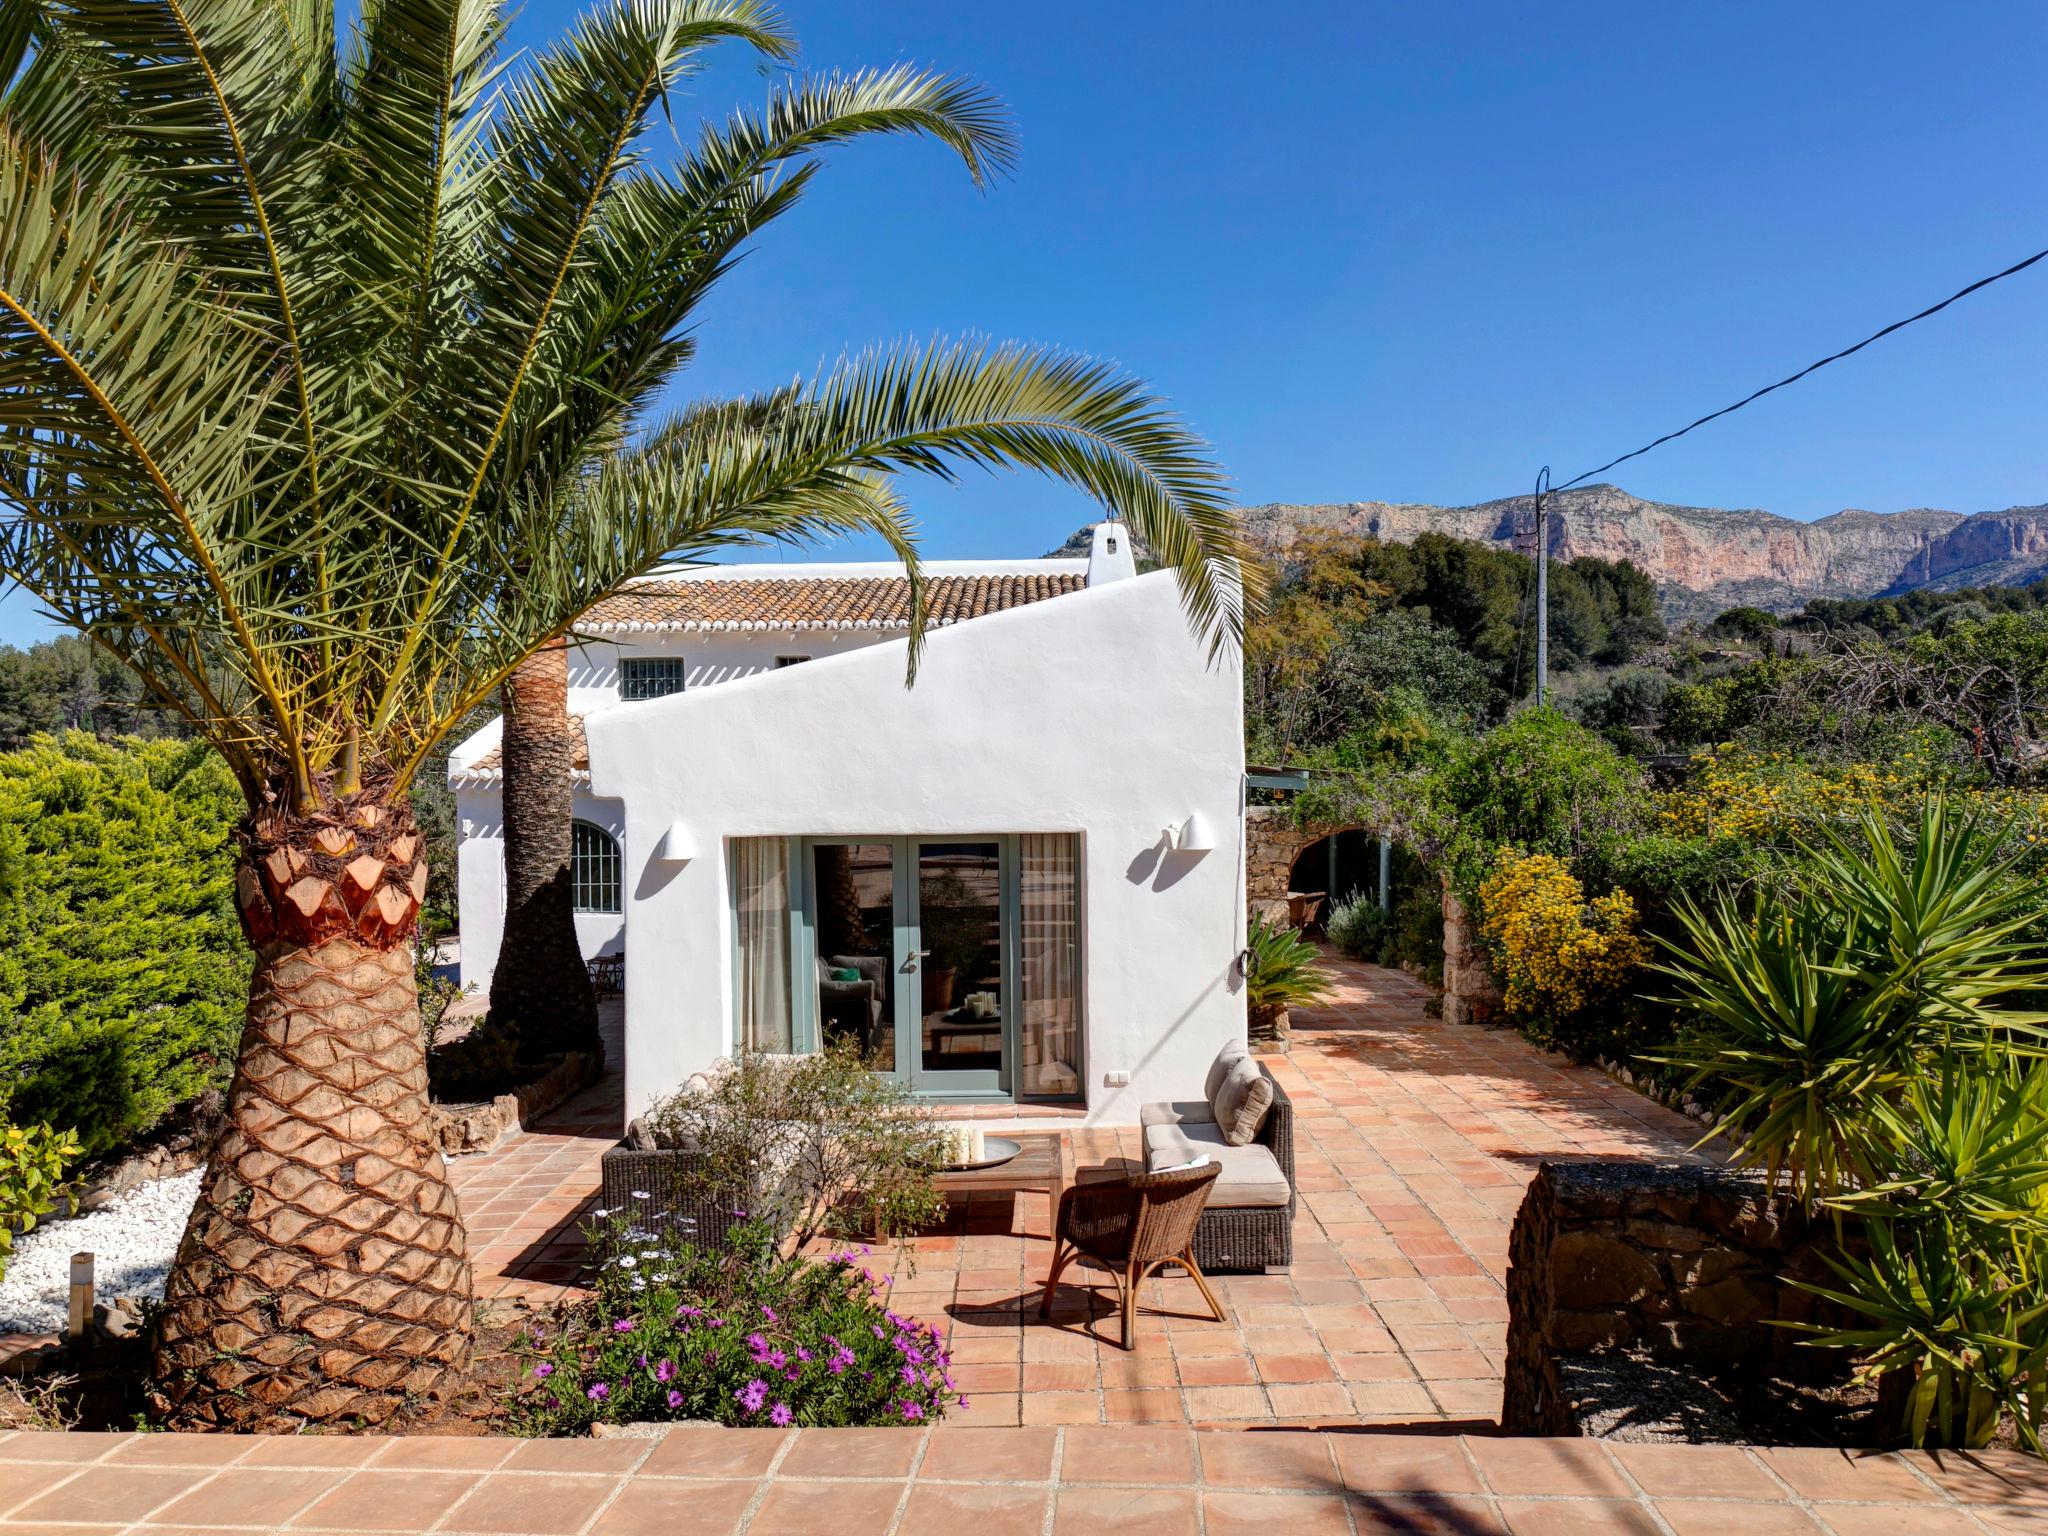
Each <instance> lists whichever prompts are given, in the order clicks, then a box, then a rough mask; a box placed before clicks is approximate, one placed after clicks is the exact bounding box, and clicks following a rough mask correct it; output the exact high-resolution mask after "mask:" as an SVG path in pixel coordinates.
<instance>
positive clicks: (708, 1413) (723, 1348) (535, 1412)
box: [512, 1221, 967, 1435]
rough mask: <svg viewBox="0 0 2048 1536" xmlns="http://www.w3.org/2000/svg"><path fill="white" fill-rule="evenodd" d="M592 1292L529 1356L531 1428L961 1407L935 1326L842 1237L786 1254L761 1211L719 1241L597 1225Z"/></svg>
mask: <svg viewBox="0 0 2048 1536" xmlns="http://www.w3.org/2000/svg"><path fill="white" fill-rule="evenodd" d="M591 1235H592V1238H593V1246H594V1247H595V1248H596V1251H597V1257H598V1270H597V1297H596V1300H595V1301H594V1303H592V1305H591V1307H590V1309H589V1310H588V1311H587V1312H586V1313H585V1314H584V1315H583V1316H582V1317H580V1318H578V1319H577V1320H576V1321H575V1322H574V1323H572V1324H571V1326H570V1327H569V1328H568V1329H566V1330H565V1331H564V1332H563V1333H562V1334H560V1335H559V1336H557V1337H555V1338H553V1339H536V1340H535V1341H534V1342H533V1343H532V1344H531V1346H530V1350H529V1353H530V1357H531V1358H532V1360H533V1364H532V1365H531V1366H530V1367H529V1370H528V1374H527V1376H526V1377H525V1380H524V1383H523V1384H522V1386H521V1387H520V1388H519V1389H518V1390H517V1391H516V1393H515V1396H514V1398H513V1403H512V1411H513V1415H514V1417H515V1419H516V1420H518V1421H519V1423H520V1424H521V1426H522V1427H523V1428H524V1429H526V1430H527V1431H528V1432H530V1433H533V1434H542V1435H561V1434H577V1433H582V1432H585V1431H587V1430H588V1428H589V1427H590V1426H591V1425H592V1424H600V1423H603V1424H619V1423H629V1422H634V1421H644V1420H674V1419H714V1420H716V1421H717V1422H719V1423H721V1424H756V1425H758V1424H766V1425H787V1424H803V1425H823V1426H830V1427H840V1426H848V1425H854V1426H858V1425H884V1424H898V1425H900V1424H918V1423H926V1422H929V1421H931V1420H933V1419H938V1418H942V1417H944V1415H945V1413H946V1411H947V1409H948V1408H950V1407H952V1406H953V1405H955V1404H958V1405H959V1406H961V1407H965V1406H966V1403H967V1399H966V1398H964V1397H962V1396H961V1395H960V1392H959V1389H958V1388H957V1387H956V1386H955V1385H954V1383H953V1378H952V1360H951V1356H950V1355H949V1354H948V1352H947V1349H946V1344H945V1340H944V1339H943V1337H942V1336H941V1335H940V1333H939V1331H938V1330H937V1329H935V1328H932V1327H930V1326H928V1325H927V1324H924V1323H919V1322H917V1321H915V1320H913V1319H911V1318H907V1317H902V1316H899V1315H898V1314H897V1313H894V1312H892V1311H890V1310H889V1309H888V1308H887V1307H886V1306H885V1305H884V1304H883V1303H882V1301H881V1300H880V1299H879V1297H880V1295H881V1285H880V1282H879V1281H878V1279H877V1277H876V1276H875V1275H874V1274H873V1273H872V1272H871V1271H869V1270H868V1269H867V1268H865V1267H864V1265H863V1264H862V1262H861V1254H860V1253H858V1252H853V1251H847V1252H841V1253H839V1254H835V1255H834V1256H833V1257H831V1258H829V1259H825V1260H822V1261H821V1260H816V1259H806V1258H796V1257H792V1258H778V1257H777V1256H776V1253H775V1243H774V1233H773V1231H772V1229H771V1228H770V1227H769V1226H768V1225H767V1223H765V1222H758V1221H756V1222H749V1223H744V1224H742V1225H740V1226H737V1227H735V1228H733V1229H732V1231H731V1232H730V1233H729V1234H728V1235H727V1243H726V1247H725V1248H724V1249H722V1250H718V1251H713V1252H704V1251H701V1250H699V1249H697V1248H696V1247H694V1246H692V1245H691V1244H690V1243H688V1242H686V1241H681V1240H679V1239H678V1238H677V1237H676V1236H675V1235H674V1234H673V1233H668V1234H657V1233H650V1232H646V1231H635V1230H628V1229H624V1228H621V1227H619V1226H616V1225H615V1226H612V1227H610V1228H607V1229H603V1230H599V1231H595V1232H593V1233H592V1234H591Z"/></svg>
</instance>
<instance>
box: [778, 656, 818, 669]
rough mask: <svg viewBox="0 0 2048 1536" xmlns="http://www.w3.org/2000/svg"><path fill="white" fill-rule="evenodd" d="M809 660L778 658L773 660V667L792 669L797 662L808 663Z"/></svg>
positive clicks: (805, 658) (797, 657) (788, 657)
mask: <svg viewBox="0 0 2048 1536" xmlns="http://www.w3.org/2000/svg"><path fill="white" fill-rule="evenodd" d="M810 659H811V658H810V657H808V656H778V657H776V658H775V665H776V666H778V667H793V666H795V665H796V664H797V663H798V662H802V661H809V660H810Z"/></svg>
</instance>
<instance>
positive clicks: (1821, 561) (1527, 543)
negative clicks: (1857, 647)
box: [1055, 485, 2048, 620]
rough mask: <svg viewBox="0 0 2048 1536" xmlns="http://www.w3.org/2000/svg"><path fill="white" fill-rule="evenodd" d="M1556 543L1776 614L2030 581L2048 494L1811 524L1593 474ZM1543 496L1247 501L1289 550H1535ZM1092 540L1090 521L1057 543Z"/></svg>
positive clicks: (1250, 525) (1254, 516)
mask: <svg viewBox="0 0 2048 1536" xmlns="http://www.w3.org/2000/svg"><path fill="white" fill-rule="evenodd" d="M1548 501H1549V506H1550V510H1551V527H1550V553H1551V555H1552V557H1553V558H1555V559H1560V560H1572V559H1577V558H1580V557H1581V556H1595V557H1598V558H1600V559H1604V560H1628V561H1631V562H1632V563H1634V564H1635V565H1637V566H1640V567H1641V568H1642V569H1643V570H1644V571H1645V572H1647V573H1648V574H1649V576H1650V578H1651V580H1653V581H1654V582H1655V583H1656V584H1657V589H1658V594H1659V599H1660V602H1661V604H1662V606H1663V607H1664V609H1665V616H1666V617H1667V618H1669V619H1673V620H1684V619H1689V618H1711V617H1712V616H1713V615H1714V614H1716V613H1719V612H1721V611H1722V610H1724V609H1726V608H1732V607H1735V606H1737V605H1739V604H1750V605H1752V606H1755V607H1759V608H1765V609H1769V610H1771V611H1773V612H1777V613H1791V612H1795V611H1797V610H1798V609H1799V608H1800V607H1801V606H1802V605H1803V604H1804V603H1806V602H1807V601H1808V600H1810V599H1812V598H1822V597H1831V598H1841V597H1879V596H1886V595H1890V594H1893V593H1898V592H1907V591H1913V590H1916V589H1920V588H1932V589H1934V590H1937V591H1946V590H1953V589H1955V588H1957V587H1977V586H2002V585H2018V584H2024V583H2025V582H2028V581H2032V580H2036V579H2038V578H2040V577H2042V576H2044V575H2048V504H2043V505H2034V506H2017V507H2006V508H2002V509H1999V510H1994V511H1985V512H1974V513H1964V512H1952V511H1947V510H1945V509H1942V508H1936V507H1913V508H1907V509H1905V510H1902V511H1897V512H1872V511H1868V510H1865V509H1863V508H1860V507H1850V508H1845V509H1843V510H1842V511H1840V512H1832V513H1830V514H1828V515H1827V516H1826V517H1821V518H1816V519H1814V520H1813V521H1812V522H1809V523H1802V522H1798V521H1796V520H1794V519H1792V518H1789V517H1784V516H1781V515H1779V514H1778V513H1775V512H1768V511H1765V510H1763V509H1762V508H1755V507H1748V508H1726V507H1691V506H1685V505H1682V504H1679V503H1675V502H1657V501H1646V500H1644V499H1643V498H1641V497H1638V496H1632V495H1630V494H1629V493H1628V492H1627V491H1624V490H1622V489H1621V488H1620V487H1619V486H1614V485H1589V486H1582V487H1579V488H1577V489H1574V490H1569V491H1560V492H1558V493H1557V494H1556V495H1554V496H1552V497H1550V498H1548ZM1534 506H1535V503H1534V501H1533V499H1532V498H1531V497H1528V496H1511V497H1505V498H1503V499H1501V500H1497V501H1484V502H1477V503H1474V504H1473V505H1470V506H1462V507H1446V506H1436V505H1432V504H1430V503H1426V502H1385V501H1349V502H1306V503H1304V502H1266V503H1263V504H1260V505H1258V506H1251V507H1246V508H1243V509H1242V512H1241V515H1242V516H1243V518H1244V520H1245V524H1246V527H1247V530H1248V532H1249V533H1250V534H1251V536H1252V538H1253V539H1254V541H1255V542H1257V543H1259V544H1260V545H1262V546H1263V547H1265V548H1267V549H1269V550H1271V551H1273V552H1274V553H1276V554H1279V555H1281V556H1283V557H1284V556H1285V554H1286V553H1287V552H1288V551H1289V550H1290V549H1292V548H1293V546H1294V544H1295V543H1296V542H1297V541H1298V540H1299V539H1300V537H1301V536H1302V534H1303V533H1305V532H1308V531H1311V530H1314V531H1322V532H1335V533H1348V534H1353V535H1356V536H1360V537H1365V538H1376V539H1386V540H1389V541H1392V542H1395V543H1407V542H1410V541H1411V540H1413V539H1415V538H1416V537H1418V536H1419V535H1421V534H1424V533H1444V534H1449V535H1451V536H1453V537H1456V538H1465V539H1474V540H1478V541H1480V542H1482V543H1488V544H1493V545H1497V546H1500V547H1514V548H1519V549H1524V550H1528V549H1532V548H1533V547H1534V538H1533V529H1534V525H1535V511H1534ZM1077 542H1078V552H1079V553H1083V554H1085V553H1086V552H1087V530H1085V529H1083V530H1082V531H1081V533H1079V534H1077V535H1076V536H1075V537H1074V538H1073V539H1069V540H1068V541H1067V543H1066V544H1064V545H1062V546H1061V548H1060V549H1059V550H1058V551H1055V553H1067V554H1071V553H1075V552H1077V549H1076V545H1077Z"/></svg>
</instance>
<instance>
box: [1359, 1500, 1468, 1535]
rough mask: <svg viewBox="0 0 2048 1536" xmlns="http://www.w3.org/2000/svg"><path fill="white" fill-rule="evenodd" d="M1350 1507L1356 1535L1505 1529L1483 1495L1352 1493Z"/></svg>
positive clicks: (1462, 1532)
mask: <svg viewBox="0 0 2048 1536" xmlns="http://www.w3.org/2000/svg"><path fill="white" fill-rule="evenodd" d="M1350 1509H1351V1524H1352V1527H1353V1529H1354V1530H1356V1532H1357V1533H1358V1536H1499V1533H1501V1532H1503V1531H1504V1530H1505V1529H1506V1528H1505V1527H1504V1526H1503V1525H1502V1524H1501V1520H1500V1513H1499V1511H1498V1510H1497V1509H1495V1507H1494V1505H1493V1504H1492V1502H1491V1501H1490V1500H1485V1499H1463V1498H1452V1499H1417V1498H1408V1497H1402V1496H1392V1497H1388V1496H1381V1495H1372V1496H1365V1497H1361V1496H1358V1495H1353V1496H1352V1498H1351V1500H1350Z"/></svg>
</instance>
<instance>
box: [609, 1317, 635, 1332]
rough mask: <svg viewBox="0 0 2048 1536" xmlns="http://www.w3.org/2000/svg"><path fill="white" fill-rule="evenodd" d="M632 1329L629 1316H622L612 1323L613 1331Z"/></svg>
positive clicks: (631, 1320) (631, 1321) (630, 1330)
mask: <svg viewBox="0 0 2048 1536" xmlns="http://www.w3.org/2000/svg"><path fill="white" fill-rule="evenodd" d="M632 1331H633V1319H631V1318H630V1317H622V1318H620V1319H619V1320H618V1321H617V1322H616V1323H613V1324H612V1332H613V1333H631V1332H632Z"/></svg>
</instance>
